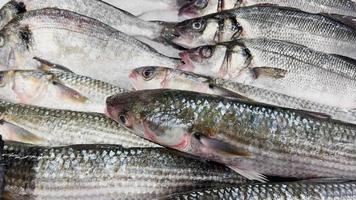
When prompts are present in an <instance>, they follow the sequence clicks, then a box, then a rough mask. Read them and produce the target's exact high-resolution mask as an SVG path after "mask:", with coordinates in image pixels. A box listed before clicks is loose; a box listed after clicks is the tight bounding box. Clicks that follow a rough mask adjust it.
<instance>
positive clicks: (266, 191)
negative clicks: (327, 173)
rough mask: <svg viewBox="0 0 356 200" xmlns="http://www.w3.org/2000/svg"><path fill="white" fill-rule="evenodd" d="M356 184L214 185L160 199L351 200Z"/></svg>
mask: <svg viewBox="0 0 356 200" xmlns="http://www.w3.org/2000/svg"><path fill="white" fill-rule="evenodd" d="M355 189H356V183H355V182H354V181H341V180H340V181H331V182H326V181H325V180H324V182H313V181H302V182H291V183H266V184H246V185H241V186H237V187H225V188H214V189H206V190H204V189H203V190H197V191H192V192H190V193H182V194H177V195H171V196H167V197H165V198H160V199H162V200H163V199H167V200H168V199H171V200H173V199H176V200H180V199H184V200H198V199H202V200H203V199H210V200H220V199H241V200H243V199H274V200H278V199H280V200H282V199H283V200H297V199H299V200H305V199H310V200H311V199H339V200H351V199H354V198H356V196H355Z"/></svg>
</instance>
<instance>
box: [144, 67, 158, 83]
mask: <svg viewBox="0 0 356 200" xmlns="http://www.w3.org/2000/svg"><path fill="white" fill-rule="evenodd" d="M154 72H155V69H154V68H153V67H148V68H145V69H143V70H142V77H143V78H144V79H145V80H146V81H149V80H151V79H152V78H153V75H154Z"/></svg>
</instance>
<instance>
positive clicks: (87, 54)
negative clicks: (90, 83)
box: [0, 8, 178, 89]
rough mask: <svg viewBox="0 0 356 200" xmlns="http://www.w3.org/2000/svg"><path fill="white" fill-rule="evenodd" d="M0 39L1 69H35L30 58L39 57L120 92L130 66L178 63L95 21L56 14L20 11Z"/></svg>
mask: <svg viewBox="0 0 356 200" xmlns="http://www.w3.org/2000/svg"><path fill="white" fill-rule="evenodd" d="M0 36H1V37H0V46H1V47H0V58H1V61H0V66H2V67H8V68H24V67H26V68H37V67H39V65H40V64H39V63H38V62H37V61H35V60H34V59H33V57H40V58H42V59H45V60H49V61H51V62H53V63H56V64H59V65H62V66H66V67H68V68H69V69H70V70H72V71H73V72H75V73H78V74H81V75H84V76H89V77H92V78H96V79H99V80H102V81H106V82H109V83H111V84H115V85H118V86H120V87H122V88H125V89H128V85H129V84H128V74H129V72H130V71H131V70H132V69H133V66H137V65H139V66H141V65H142V66H143V65H152V64H153V65H157V64H158V65H164V66H167V67H175V66H176V64H177V63H178V61H177V60H176V59H172V58H169V57H166V56H164V55H162V54H160V53H158V52H157V51H155V50H154V49H152V48H150V47H149V46H147V45H146V44H144V43H141V42H140V41H138V40H136V39H134V38H132V37H130V36H127V35H125V34H124V33H122V32H119V31H117V30H115V29H113V28H111V27H110V26H107V25H106V24H103V23H101V22H99V21H97V20H95V19H92V18H88V17H85V16H82V15H79V14H76V13H73V12H70V11H65V10H59V9H52V8H50V9H42V10H35V11H29V12H25V13H23V14H21V15H19V16H18V17H16V18H15V19H14V20H12V21H11V22H10V23H8V24H7V25H6V26H5V27H4V28H3V29H2V30H1V31H0Z"/></svg>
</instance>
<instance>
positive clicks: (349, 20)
mask: <svg viewBox="0 0 356 200" xmlns="http://www.w3.org/2000/svg"><path fill="white" fill-rule="evenodd" d="M321 15H323V16H325V17H329V18H331V19H333V20H335V21H338V22H340V23H343V24H345V25H347V26H350V27H352V28H353V29H355V30H356V18H355V17H351V16H344V15H338V14H329V13H321Z"/></svg>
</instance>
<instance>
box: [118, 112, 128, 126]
mask: <svg viewBox="0 0 356 200" xmlns="http://www.w3.org/2000/svg"><path fill="white" fill-rule="evenodd" d="M119 120H120V122H121V123H122V124H124V125H126V123H127V120H126V116H125V115H122V114H121V115H120V116H119Z"/></svg>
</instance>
